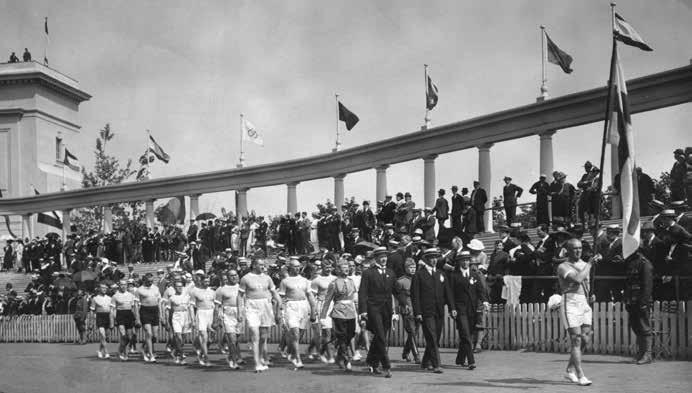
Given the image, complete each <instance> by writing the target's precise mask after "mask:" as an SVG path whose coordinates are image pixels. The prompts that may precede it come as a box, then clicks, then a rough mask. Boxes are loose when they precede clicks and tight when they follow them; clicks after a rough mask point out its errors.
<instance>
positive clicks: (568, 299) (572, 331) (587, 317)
mask: <svg viewBox="0 0 692 393" xmlns="http://www.w3.org/2000/svg"><path fill="white" fill-rule="evenodd" d="M566 246H567V248H566V249H567V261H565V262H563V263H561V264H560V265H559V266H558V267H557V278H558V282H559V283H560V289H561V291H562V309H561V310H560V319H561V321H562V324H563V326H564V327H565V329H567V331H568V332H569V336H570V341H571V342H570V344H571V350H570V357H569V362H568V363H567V373H566V374H565V378H567V379H568V380H570V381H571V382H574V383H577V384H579V385H582V386H585V385H591V381H590V380H589V379H588V378H586V375H584V370H582V367H581V346H582V342H584V343H586V341H587V340H588V338H589V334H590V332H591V320H592V316H591V307H590V306H589V302H588V299H587V297H588V296H589V273H590V271H591V263H587V262H584V261H582V260H581V252H582V248H581V242H580V241H579V240H578V239H571V240H569V241H567V244H566Z"/></svg>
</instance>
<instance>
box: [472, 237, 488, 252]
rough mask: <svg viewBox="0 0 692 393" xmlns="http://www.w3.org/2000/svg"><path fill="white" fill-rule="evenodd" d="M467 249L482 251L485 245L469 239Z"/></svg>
mask: <svg viewBox="0 0 692 393" xmlns="http://www.w3.org/2000/svg"><path fill="white" fill-rule="evenodd" d="M468 248H469V250H472V251H483V250H484V249H485V245H483V242H482V241H480V240H478V239H471V241H470V242H469V244H468Z"/></svg>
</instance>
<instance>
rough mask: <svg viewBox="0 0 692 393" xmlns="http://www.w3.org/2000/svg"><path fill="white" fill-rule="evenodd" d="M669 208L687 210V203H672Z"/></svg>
mask: <svg viewBox="0 0 692 393" xmlns="http://www.w3.org/2000/svg"><path fill="white" fill-rule="evenodd" d="M670 207H672V208H673V209H687V203H685V201H672V202H671V203H670Z"/></svg>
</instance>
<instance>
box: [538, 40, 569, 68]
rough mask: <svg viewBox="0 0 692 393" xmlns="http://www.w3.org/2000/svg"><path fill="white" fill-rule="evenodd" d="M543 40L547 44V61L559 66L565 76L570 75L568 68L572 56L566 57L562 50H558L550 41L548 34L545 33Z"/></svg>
mask: <svg viewBox="0 0 692 393" xmlns="http://www.w3.org/2000/svg"><path fill="white" fill-rule="evenodd" d="M545 38H546V42H547V43H548V45H547V46H548V61H549V62H551V63H553V64H557V65H559V66H560V68H562V71H564V72H565V73H566V74H571V73H572V71H573V70H572V69H571V68H570V66H571V65H572V56H570V55H568V54H567V53H566V52H564V51H563V50H562V49H560V48H558V46H557V45H555V43H554V42H553V40H551V39H550V36H548V33H545Z"/></svg>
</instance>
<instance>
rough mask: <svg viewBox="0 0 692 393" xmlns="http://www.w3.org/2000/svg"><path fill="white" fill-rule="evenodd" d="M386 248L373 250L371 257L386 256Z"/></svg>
mask: <svg viewBox="0 0 692 393" xmlns="http://www.w3.org/2000/svg"><path fill="white" fill-rule="evenodd" d="M387 252H388V251H387V247H377V248H375V249H374V250H372V255H373V256H378V255H383V254H384V255H386V254H387Z"/></svg>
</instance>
